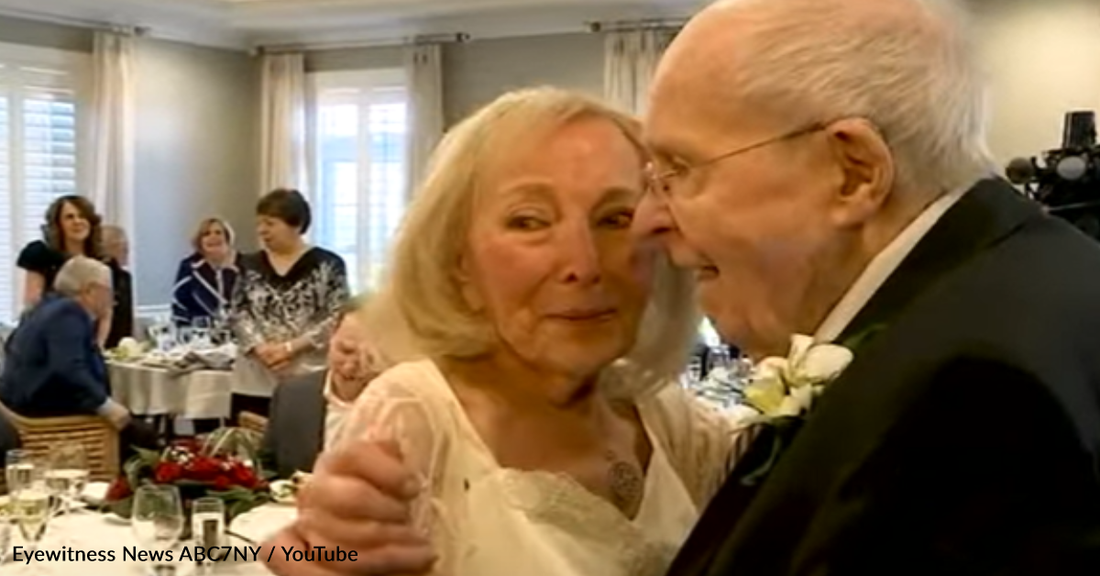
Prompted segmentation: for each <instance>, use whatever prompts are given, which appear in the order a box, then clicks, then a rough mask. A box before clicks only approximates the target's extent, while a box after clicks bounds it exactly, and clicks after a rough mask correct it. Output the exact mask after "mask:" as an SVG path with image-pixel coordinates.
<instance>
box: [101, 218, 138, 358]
mask: <svg viewBox="0 0 1100 576" xmlns="http://www.w3.org/2000/svg"><path fill="white" fill-rule="evenodd" d="M103 258H104V262H105V263H106V264H107V266H109V267H110V268H111V285H112V287H113V288H114V294H115V305H114V308H112V309H111V329H110V331H109V332H108V334H107V341H106V343H105V345H104V347H105V348H114V347H115V346H118V344H119V342H121V341H122V339H123V338H127V337H131V336H133V335H134V279H133V276H132V275H131V274H130V271H129V270H127V269H126V268H127V267H128V266H129V265H130V241H129V239H128V238H127V236H126V230H124V229H123V228H122V227H121V226H113V225H107V226H104V227H103Z"/></svg>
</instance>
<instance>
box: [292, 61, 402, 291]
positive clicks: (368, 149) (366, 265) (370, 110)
mask: <svg viewBox="0 0 1100 576" xmlns="http://www.w3.org/2000/svg"><path fill="white" fill-rule="evenodd" d="M311 79H312V85H313V102H314V106H313V108H312V110H313V118H312V119H311V120H312V122H311V124H312V126H313V127H314V133H315V139H314V142H313V154H312V156H313V158H314V162H315V164H314V171H313V173H314V177H315V178H316V181H317V184H316V186H315V188H314V189H315V190H316V195H315V197H314V202H313V204H314V212H315V213H316V215H317V217H316V221H317V227H316V231H315V234H314V239H315V241H316V242H317V243H318V244H320V245H321V246H324V247H326V248H328V249H330V250H332V251H334V252H336V253H337V254H339V255H340V256H341V257H343V258H344V262H345V263H346V264H347V266H348V274H349V277H350V278H349V280H350V281H351V288H352V290H353V291H356V292H358V291H360V290H373V289H375V288H376V287H377V285H378V283H379V281H380V280H381V275H382V272H383V267H384V265H385V264H386V262H387V260H388V257H389V250H390V243H391V241H392V239H393V236H394V233H395V232H396V230H397V226H398V224H399V223H400V222H401V218H402V216H404V213H405V203H406V198H408V186H407V183H406V182H407V179H408V176H407V174H406V170H407V164H408V163H407V157H408V153H407V151H406V134H407V131H408V121H407V106H408V94H407V91H406V81H405V73H404V70H402V69H386V70H355V71H341V72H320V73H315V74H312V75H311Z"/></svg>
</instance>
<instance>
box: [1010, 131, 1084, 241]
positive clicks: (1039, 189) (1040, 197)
mask: <svg viewBox="0 0 1100 576" xmlns="http://www.w3.org/2000/svg"><path fill="white" fill-rule="evenodd" d="M1005 176H1007V177H1008V179H1009V181H1011V182H1012V183H1013V184H1017V185H1020V186H1023V187H1024V191H1025V193H1027V194H1028V196H1030V197H1031V198H1033V199H1034V200H1036V201H1038V202H1040V203H1041V204H1043V205H1044V206H1046V207H1047V209H1048V210H1049V212H1050V214H1052V215H1054V216H1058V217H1060V218H1063V219H1065V220H1068V221H1069V222H1070V223H1072V224H1073V225H1074V226H1076V227H1077V228H1079V229H1080V230H1081V231H1083V232H1084V233H1085V234H1088V235H1089V236H1090V237H1092V238H1095V239H1097V240H1100V146H1097V144H1096V114H1095V113H1094V112H1091V111H1079V112H1068V113H1066V120H1065V124H1064V126H1063V130H1062V147H1061V148H1059V149H1057V150H1050V151H1047V152H1044V153H1043V155H1042V161H1041V162H1040V161H1039V159H1037V158H1030V159H1027V158H1016V159H1015V160H1012V161H1011V162H1009V164H1008V167H1007V168H1006V169H1005Z"/></svg>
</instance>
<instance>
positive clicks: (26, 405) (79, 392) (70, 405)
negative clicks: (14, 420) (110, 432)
mask: <svg viewBox="0 0 1100 576" xmlns="http://www.w3.org/2000/svg"><path fill="white" fill-rule="evenodd" d="M5 354H6V358H5V359H4V369H3V372H2V373H0V400H2V401H3V402H4V404H5V405H7V407H8V408H10V409H11V410H12V411H14V412H16V413H17V414H22V415H24V416H30V417H46V416H69V415H77V414H95V413H96V411H97V410H98V409H99V407H100V406H102V405H103V404H104V403H105V402H107V400H108V399H109V398H110V397H111V386H110V382H109V380H108V375H107V364H106V362H105V361H104V359H103V354H102V353H101V352H100V351H99V347H98V346H96V327H95V321H94V320H93V318H92V316H91V314H89V313H88V311H87V310H85V309H84V307H83V306H81V305H80V304H79V303H77V302H76V301H75V300H73V299H72V298H68V297H65V296H61V295H58V294H46V295H45V296H44V297H43V298H42V300H41V301H40V302H39V303H38V304H37V305H36V306H35V307H33V308H31V309H30V310H29V311H27V314H26V315H25V316H24V317H23V319H22V321H21V322H20V323H19V326H18V327H17V328H16V329H15V331H14V332H12V334H11V336H10V337H9V338H8V342H7V345H6V346H5Z"/></svg>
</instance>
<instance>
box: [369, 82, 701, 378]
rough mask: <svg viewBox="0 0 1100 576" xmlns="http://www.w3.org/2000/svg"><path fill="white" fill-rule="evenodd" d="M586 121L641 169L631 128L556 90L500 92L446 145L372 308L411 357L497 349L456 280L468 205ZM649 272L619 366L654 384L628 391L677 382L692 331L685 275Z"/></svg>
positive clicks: (401, 356)
mask: <svg viewBox="0 0 1100 576" xmlns="http://www.w3.org/2000/svg"><path fill="white" fill-rule="evenodd" d="M593 118H594V119H602V120H606V121H608V122H610V123H612V124H614V125H615V127H617V128H618V129H619V130H620V131H621V132H622V134H623V136H625V137H626V138H627V139H628V140H630V142H631V143H632V144H633V145H634V146H635V147H636V149H637V150H638V155H639V162H644V161H645V149H644V146H643V145H642V142H641V139H640V125H639V123H638V121H637V120H636V119H634V118H633V117H631V116H629V115H627V114H625V113H622V112H619V111H616V110H614V109H612V108H610V107H608V106H606V105H604V104H602V103H600V102H599V101H597V100H595V99H592V98H589V97H586V96H582V95H579V94H576V93H573V92H569V91H565V90H560V89H555V88H545V87H544V88H533V89H525V90H519V91H514V92H509V93H506V94H504V95H503V96H501V97H499V98H497V99H496V100H495V101H494V102H492V103H490V104H488V105H487V106H485V107H484V108H482V109H480V110H479V111H477V112H476V113H474V114H473V115H472V116H470V117H468V118H466V119H465V120H464V121H463V122H461V123H460V124H458V125H457V126H455V127H454V128H453V129H452V130H451V131H450V132H449V133H448V134H447V135H446V136H445V137H444V139H443V141H442V142H441V143H440V145H439V146H438V147H437V148H436V150H435V153H434V155H433V156H432V159H431V162H430V164H429V167H428V171H427V173H426V175H425V179H424V181H423V185H422V186H421V187H420V190H419V191H418V193H417V194H416V196H415V198H414V200H413V202H412V205H411V206H410V208H409V211H408V213H407V214H406V216H405V220H404V222H403V223H402V226H401V229H400V231H399V232H398V238H397V240H396V242H395V247H394V252H393V255H392V261H391V262H392V269H391V276H390V278H389V282H388V283H387V285H386V286H385V287H384V288H383V289H382V290H381V291H380V293H379V294H378V299H377V300H376V301H375V302H373V304H375V305H378V306H381V307H382V309H383V310H393V311H395V312H396V313H397V314H398V315H399V316H400V318H401V319H402V320H403V322H404V323H405V324H406V325H407V329H408V331H409V334H410V336H411V340H412V341H413V342H414V343H415V344H414V346H413V347H415V348H416V349H417V352H418V353H420V354H422V355H426V356H441V357H452V358H472V357H476V356H479V355H482V354H485V353H487V352H489V351H490V350H491V349H492V348H493V347H494V345H496V344H497V343H498V342H499V336H498V335H497V333H496V331H495V329H494V327H493V326H492V325H491V323H490V322H489V321H488V320H486V319H485V318H484V317H483V316H481V315H480V314H478V313H475V312H474V311H473V310H471V309H470V307H469V305H468V304H467V301H466V299H465V298H464V297H463V293H462V287H461V285H460V283H459V281H458V278H457V276H456V272H457V270H458V266H459V262H460V259H461V256H462V253H463V251H464V250H465V248H466V246H465V242H464V240H465V238H466V237H467V233H468V231H469V227H470V220H471V215H472V212H473V208H474V200H475V197H476V196H477V195H478V194H479V193H480V191H481V190H483V189H484V187H485V185H486V182H485V174H486V173H488V172H490V171H491V170H492V168H493V167H494V166H495V165H496V164H497V163H499V162H501V158H502V157H503V158H507V157H508V154H509V152H510V151H511V150H513V149H515V148H516V147H517V146H518V145H521V144H523V143H529V142H537V141H538V138H539V137H540V136H542V135H545V134H549V133H551V132H553V131H554V130H557V129H559V128H561V127H563V126H565V125H567V124H570V123H572V122H575V121H578V120H584V119H593ZM656 270H657V271H656V275H655V278H654V283H653V290H652V294H651V297H650V302H649V305H648V308H647V310H646V312H645V315H644V317H643V320H642V322H641V326H640V329H639V334H638V338H637V340H636V343H635V345H634V348H633V349H632V350H631V351H630V352H629V353H628V354H627V356H626V358H625V359H624V360H626V361H627V363H628V364H631V365H632V369H633V370H637V371H640V372H642V373H645V374H648V375H649V376H652V377H655V378H650V377H646V378H641V377H632V378H631V380H632V388H636V386H637V385H641V384H642V383H643V381H645V382H647V383H648V382H650V381H653V380H654V379H661V378H665V377H669V376H673V375H675V374H677V373H679V371H680V370H681V369H682V366H683V364H684V362H685V360H686V356H687V353H688V351H689V349H690V346H691V344H692V342H693V339H694V337H695V334H696V330H697V328H698V325H699V316H698V314H697V313H696V312H695V308H694V304H693V283H692V282H691V280H690V279H689V276H688V275H687V274H686V273H684V272H681V271H677V270H676V269H675V268H673V267H672V266H671V264H670V263H669V262H668V261H667V259H666V258H665V257H664V256H663V255H662V256H661V257H660V262H659V263H658V266H657V267H656ZM383 303H385V304H383ZM415 355H416V354H415V353H413V352H412V351H411V349H410V348H409V347H405V350H404V351H403V352H395V353H394V354H393V356H394V357H395V359H397V360H406V359H411V357H412V356H415ZM636 392H637V390H636V389H635V390H632V391H630V392H629V393H631V394H633V393H636Z"/></svg>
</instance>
